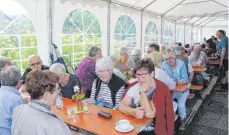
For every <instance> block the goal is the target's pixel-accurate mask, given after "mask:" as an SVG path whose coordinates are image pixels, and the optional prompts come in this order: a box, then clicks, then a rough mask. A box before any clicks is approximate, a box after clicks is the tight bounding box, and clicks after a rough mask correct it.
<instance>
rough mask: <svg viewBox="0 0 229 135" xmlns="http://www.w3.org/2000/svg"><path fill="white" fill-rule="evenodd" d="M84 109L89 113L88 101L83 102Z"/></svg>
mask: <svg viewBox="0 0 229 135" xmlns="http://www.w3.org/2000/svg"><path fill="white" fill-rule="evenodd" d="M83 111H84V113H89V108H88V102H83Z"/></svg>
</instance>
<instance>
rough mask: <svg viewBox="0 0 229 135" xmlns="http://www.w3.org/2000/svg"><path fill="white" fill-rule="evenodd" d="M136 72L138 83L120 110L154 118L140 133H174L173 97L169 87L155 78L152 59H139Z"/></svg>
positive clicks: (144, 134)
mask: <svg viewBox="0 0 229 135" xmlns="http://www.w3.org/2000/svg"><path fill="white" fill-rule="evenodd" d="M134 74H135V77H137V80H138V83H137V84H135V85H134V86H132V87H131V88H130V89H129V90H128V91H127V93H126V95H125V97H124V98H123V100H122V102H121V103H120V106H119V110H120V111H121V112H123V113H125V114H127V115H130V116H133V117H135V118H137V119H142V118H143V117H146V118H151V119H152V118H154V120H153V122H152V123H151V124H149V125H148V126H147V127H146V128H145V129H144V130H143V132H141V133H140V135H141V134H142V135H152V134H157V135H173V132H174V112H173V105H172V97H171V94H170V91H169V89H168V87H167V86H166V85H165V84H164V83H162V82H161V81H159V80H156V79H155V78H154V76H155V69H154V65H153V62H152V61H151V59H149V58H148V59H143V60H140V61H138V62H137V63H136V67H135V69H134ZM155 118H156V121H155Z"/></svg>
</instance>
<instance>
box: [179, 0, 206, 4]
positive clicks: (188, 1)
mask: <svg viewBox="0 0 229 135" xmlns="http://www.w3.org/2000/svg"><path fill="white" fill-rule="evenodd" d="M209 1H210V0H186V1H185V2H183V3H182V4H181V5H185V4H195V3H196V4H197V3H204V2H209Z"/></svg>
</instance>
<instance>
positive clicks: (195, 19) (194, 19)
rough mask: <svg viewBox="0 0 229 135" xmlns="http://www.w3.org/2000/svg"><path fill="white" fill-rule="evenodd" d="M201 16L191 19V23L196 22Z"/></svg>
mask: <svg viewBox="0 0 229 135" xmlns="http://www.w3.org/2000/svg"><path fill="white" fill-rule="evenodd" d="M199 19H200V17H193V18H192V19H191V20H189V21H188V22H189V23H194V22H195V21H198V20H199Z"/></svg>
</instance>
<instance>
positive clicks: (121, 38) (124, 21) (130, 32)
mask: <svg viewBox="0 0 229 135" xmlns="http://www.w3.org/2000/svg"><path fill="white" fill-rule="evenodd" d="M114 38H115V40H116V41H115V44H114V50H115V54H118V53H119V49H120V48H121V47H123V46H125V47H127V48H128V49H129V51H130V52H131V51H132V50H133V49H134V48H135V47H136V26H135V23H134V21H133V20H132V19H131V18H130V17H129V16H127V15H122V16H120V17H119V18H118V21H117V23H116V27H115V34H114Z"/></svg>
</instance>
